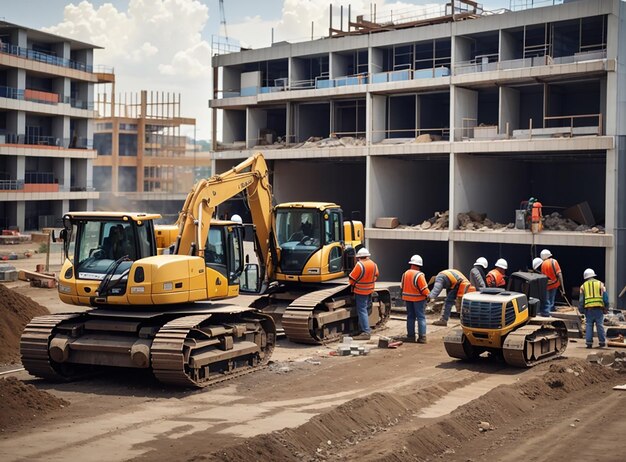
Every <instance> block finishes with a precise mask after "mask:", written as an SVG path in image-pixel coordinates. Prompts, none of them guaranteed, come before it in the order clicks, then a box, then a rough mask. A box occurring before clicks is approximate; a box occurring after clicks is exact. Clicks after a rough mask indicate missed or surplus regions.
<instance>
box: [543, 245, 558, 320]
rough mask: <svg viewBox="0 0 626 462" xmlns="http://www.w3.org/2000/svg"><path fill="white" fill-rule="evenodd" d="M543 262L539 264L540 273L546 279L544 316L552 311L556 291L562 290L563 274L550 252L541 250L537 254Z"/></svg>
mask: <svg viewBox="0 0 626 462" xmlns="http://www.w3.org/2000/svg"><path fill="white" fill-rule="evenodd" d="M539 256H540V257H541V259H542V260H543V262H542V263H541V272H542V273H543V274H545V275H546V277H547V278H548V295H547V297H546V306H545V308H544V310H543V312H544V313H545V314H546V316H550V313H551V312H552V311H554V300H555V299H556V291H557V290H558V289H559V287H560V288H561V290H563V287H564V284H563V273H562V272H561V266H560V265H559V262H558V261H556V259H555V258H552V252H550V251H549V250H548V249H543V250H542V251H541V253H540V254H539Z"/></svg>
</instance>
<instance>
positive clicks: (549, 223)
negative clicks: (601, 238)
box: [543, 212, 605, 234]
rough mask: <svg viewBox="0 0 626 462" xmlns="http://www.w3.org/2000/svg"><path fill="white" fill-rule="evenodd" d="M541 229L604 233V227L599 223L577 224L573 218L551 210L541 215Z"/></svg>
mask: <svg viewBox="0 0 626 462" xmlns="http://www.w3.org/2000/svg"><path fill="white" fill-rule="evenodd" d="M543 229H545V230H548V231H578V232H583V233H596V234H604V232H605V231H604V227H603V226H600V225H596V226H589V225H585V224H582V225H579V224H578V223H576V222H575V221H574V220H571V219H569V218H565V217H564V216H563V215H561V214H560V213H559V212H552V213H551V214H549V215H544V217H543Z"/></svg>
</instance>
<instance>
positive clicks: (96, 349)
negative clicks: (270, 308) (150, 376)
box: [20, 306, 276, 387]
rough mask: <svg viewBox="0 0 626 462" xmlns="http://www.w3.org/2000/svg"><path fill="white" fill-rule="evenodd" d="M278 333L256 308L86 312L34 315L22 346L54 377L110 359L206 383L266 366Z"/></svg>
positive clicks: (33, 369)
mask: <svg viewBox="0 0 626 462" xmlns="http://www.w3.org/2000/svg"><path fill="white" fill-rule="evenodd" d="M107 315H108V316H109V317H108V318H106V319H104V318H103V317H104V316H107ZM111 316H112V317H111ZM159 322H161V323H164V324H162V325H159ZM107 326H111V328H110V329H107ZM129 326H132V328H133V329H135V331H134V332H133V331H132V330H129ZM93 329H96V330H95V331H94V330H93ZM152 331H153V332H154V334H152V336H149V337H147V336H146V332H152ZM275 339H276V328H275V326H274V322H273V321H272V319H271V318H270V317H269V316H267V315H265V314H262V313H258V312H256V311H254V310H252V309H250V308H243V309H242V308H239V307H230V306H227V307H222V308H219V309H216V310H213V311H211V310H208V311H203V312H200V313H198V314H193V315H185V314H176V313H172V312H170V313H165V314H164V315H163V316H161V317H158V315H157V317H150V316H147V317H144V318H141V319H140V318H132V316H130V317H127V318H124V317H123V316H115V315H110V312H109V313H107V314H100V315H93V314H90V313H88V312H87V313H72V314H61V315H50V316H41V317H37V318H34V319H33V320H32V321H31V322H30V323H29V324H28V325H27V326H26V328H25V330H24V333H23V334H22V338H21V343H20V350H21V354H22V364H23V365H24V367H25V369H26V370H27V371H28V372H29V373H30V374H32V375H34V376H37V377H41V378H44V379H48V380H54V381H68V380H74V379H78V378H83V377H85V376H89V375H94V374H95V373H97V372H100V371H102V370H103V367H102V365H107V366H112V367H126V368H128V367H131V368H142V369H149V368H151V369H152V372H153V373H154V375H155V377H156V378H157V379H158V380H159V381H160V382H162V383H165V384H168V385H175V386H184V387H205V386H208V385H213V384H216V383H219V382H223V381H224V380H229V379H232V378H234V377H237V376H239V375H242V374H247V373H249V372H252V371H254V370H257V369H259V368H261V367H263V366H264V365H265V364H267V362H268V361H269V358H270V357H271V354H272V351H273V350H274V345H275ZM55 342H57V346H55ZM134 342H139V343H142V344H143V345H145V347H144V348H145V355H144V356H142V357H145V361H135V358H133V356H132V355H133V348H132V347H133V345H134ZM59 344H60V345H61V348H59V347H58V345H59Z"/></svg>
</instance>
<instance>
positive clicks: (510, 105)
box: [499, 86, 520, 135]
mask: <svg viewBox="0 0 626 462" xmlns="http://www.w3.org/2000/svg"><path fill="white" fill-rule="evenodd" d="M519 105H520V93H519V91H518V90H516V89H515V88H510V87H504V86H502V87H500V102H499V106H500V116H499V120H500V121H499V126H500V130H499V132H500V133H507V131H506V130H507V124H508V126H509V128H508V130H509V133H508V134H509V135H510V134H511V133H512V132H513V130H516V129H518V128H520V120H519V115H520V112H519Z"/></svg>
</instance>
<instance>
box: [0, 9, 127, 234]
mask: <svg viewBox="0 0 626 462" xmlns="http://www.w3.org/2000/svg"><path fill="white" fill-rule="evenodd" d="M96 48H98V47H96V46H95V45H90V44H88V43H83V42H79V41H77V40H73V39H69V38H65V37H60V36H57V35H53V34H49V33H45V32H41V31H38V30H35V29H31V28H28V27H24V26H21V25H18V24H13V23H9V22H6V21H0V228H12V227H16V228H18V229H20V230H35V229H39V228H42V227H46V226H58V225H59V220H60V218H61V217H62V216H63V214H64V213H65V212H67V211H68V210H70V209H71V210H87V209H91V208H92V206H93V204H92V201H93V200H94V199H97V198H98V193H97V192H96V191H95V190H94V188H93V181H92V162H93V160H94V159H95V157H96V151H95V150H94V149H93V127H92V120H93V118H94V116H95V113H94V107H93V101H94V98H93V95H94V86H95V85H96V84H98V83H104V82H113V81H114V80H115V76H114V74H113V71H112V69H110V68H105V67H97V68H95V67H94V66H93V51H94V49H96Z"/></svg>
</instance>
